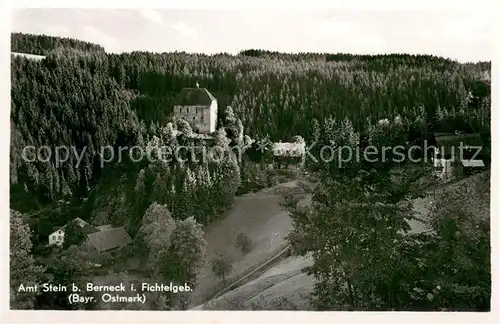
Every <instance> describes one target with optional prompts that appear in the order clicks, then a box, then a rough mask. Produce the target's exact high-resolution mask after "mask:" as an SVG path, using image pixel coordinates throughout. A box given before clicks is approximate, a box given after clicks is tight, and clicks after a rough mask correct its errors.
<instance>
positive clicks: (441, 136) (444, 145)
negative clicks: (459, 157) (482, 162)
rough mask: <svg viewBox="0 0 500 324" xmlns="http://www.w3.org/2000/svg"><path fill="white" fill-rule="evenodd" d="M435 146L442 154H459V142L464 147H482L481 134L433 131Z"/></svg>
mask: <svg viewBox="0 0 500 324" xmlns="http://www.w3.org/2000/svg"><path fill="white" fill-rule="evenodd" d="M434 137H435V140H436V146H437V148H438V149H439V150H440V151H443V153H444V154H447V155H449V154H451V153H452V152H454V154H459V152H460V144H462V147H463V148H464V149H467V147H482V146H483V141H482V139H481V135H479V134H477V133H469V134H465V133H463V134H453V133H451V134H450V133H435V134H434Z"/></svg>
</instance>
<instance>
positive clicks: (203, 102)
mask: <svg viewBox="0 0 500 324" xmlns="http://www.w3.org/2000/svg"><path fill="white" fill-rule="evenodd" d="M216 100H217V99H215V97H214V96H213V95H212V94H211V93H210V92H209V91H208V90H207V89H205V88H184V89H182V91H181V93H180V94H179V96H178V97H177V100H176V105H180V106H210V105H211V104H212V101H216Z"/></svg>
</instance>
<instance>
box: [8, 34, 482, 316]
mask: <svg viewBox="0 0 500 324" xmlns="http://www.w3.org/2000/svg"><path fill="white" fill-rule="evenodd" d="M11 39H12V41H11V44H12V51H13V52H23V53H30V54H40V55H45V56H46V59H44V60H42V61H31V60H28V59H26V58H22V57H15V58H14V57H13V58H12V63H11V69H12V72H11V73H12V90H11V97H12V104H11V162H10V167H11V208H12V209H14V210H16V211H19V212H22V213H23V214H25V215H28V218H29V219H30V226H31V227H32V229H35V233H36V234H35V236H36V237H35V238H34V242H35V244H36V242H42V241H44V240H46V237H47V236H46V235H48V234H49V233H51V230H52V227H53V226H61V225H64V224H65V223H66V222H67V221H68V220H69V219H71V218H74V217H75V216H80V217H81V218H83V219H85V220H89V221H92V222H93V223H96V224H108V223H111V224H114V225H119V226H121V225H125V226H126V228H127V230H128V231H129V232H130V234H131V235H132V236H134V235H135V234H136V233H141V228H144V226H145V224H144V219H143V215H144V214H145V213H147V211H148V210H150V209H148V208H151V207H150V206H152V204H153V203H158V204H161V205H162V206H166V207H165V208H167V209H168V213H170V214H171V215H172V217H173V219H175V220H178V221H182V220H187V219H190V217H191V216H192V217H194V219H195V220H196V222H198V223H201V224H204V225H207V224H209V223H211V222H212V221H213V220H214V219H215V218H216V217H218V216H219V215H221V214H222V213H223V212H224V211H225V210H227V208H229V206H230V205H231V201H232V199H233V198H234V196H235V195H236V194H237V193H238V192H239V189H241V186H242V183H247V182H249V181H250V180H252V179H250V178H252V177H256V175H255V173H256V172H257V171H256V170H254V169H252V168H254V166H252V165H246V164H245V163H242V162H241V161H238V159H237V157H236V156H235V155H231V154H230V158H229V159H226V160H224V161H221V162H220V161H219V162H216V161H209V162H207V163H202V164H200V163H191V161H188V162H187V163H179V162H177V161H171V162H167V163H165V162H162V161H155V162H150V161H141V162H139V163H136V162H133V161H131V159H130V157H125V158H124V160H123V161H113V162H110V163H107V164H106V165H105V166H104V167H103V166H102V165H101V161H102V156H101V153H102V152H101V149H102V148H103V147H112V148H113V149H114V150H117V149H118V148H119V147H123V146H134V145H135V146H138V147H141V148H144V149H145V150H146V149H147V148H151V147H158V146H165V145H166V146H169V147H171V148H175V147H178V146H180V145H186V144H187V143H190V142H193V141H198V140H199V139H197V138H196V136H193V135H192V130H191V128H190V126H189V124H187V123H186V122H184V121H182V120H175V119H174V118H173V117H172V112H173V105H174V103H175V100H176V96H177V95H178V94H179V92H180V91H181V90H182V88H184V87H192V86H194V84H195V83H196V82H198V83H199V84H200V86H201V87H203V88H207V89H208V90H209V91H210V92H211V93H212V94H213V95H214V96H215V97H216V98H217V100H218V104H219V108H220V110H221V113H220V114H219V120H218V130H217V132H216V134H215V136H214V139H215V140H214V142H213V143H210V144H207V145H216V146H219V147H223V148H225V149H227V150H229V147H230V146H231V145H238V146H240V147H241V148H242V149H243V150H247V149H248V148H250V147H251V144H252V142H253V141H254V140H258V139H262V138H268V139H270V140H272V141H278V140H283V141H291V140H292V139H293V138H294V137H295V136H297V135H300V136H301V137H303V138H304V139H305V141H306V142H308V141H319V142H325V143H330V142H331V141H332V140H335V141H337V144H339V145H340V144H341V143H343V142H342V141H344V142H345V143H350V144H352V143H353V141H352V139H353V136H354V135H353V134H356V136H357V138H358V139H359V140H358V141H357V143H358V144H359V143H361V144H362V145H366V144H368V143H374V141H378V142H377V143H385V142H389V143H391V144H394V145H395V144H402V145H409V144H411V143H419V144H420V143H422V141H423V140H426V139H427V138H428V136H429V135H430V134H432V133H433V132H453V131H462V132H478V133H480V134H481V135H482V137H483V139H484V141H485V142H486V146H489V140H490V127H491V124H490V63H489V62H480V63H468V64H461V63H458V62H456V61H453V60H449V59H444V58H440V57H434V56H425V55H406V54H394V55H392V54H391V55H374V56H366V55H351V54H314V53H303V54H284V53H276V52H269V51H263V50H246V51H242V52H241V53H239V54H238V55H228V54H219V55H211V56H209V55H201V54H188V53H149V52H132V53H123V54H107V53H106V52H105V51H104V49H103V48H102V47H101V46H99V45H95V44H90V43H86V42H81V41H78V40H73V39H66V38H58V37H50V36H38V35H27V34H19V33H14V34H12V38H11ZM380 121H386V122H382V123H381V122H380ZM346 134H351V135H349V136H348V135H346ZM355 142H356V141H355ZM358 144H356V145H358ZM27 146H34V147H36V148H39V147H42V146H46V147H48V148H51V150H52V151H54V150H55V149H56V148H57V147H62V146H65V147H71V148H73V150H74V151H73V152H70V154H69V158H68V160H67V161H65V162H64V163H60V161H57V160H56V159H55V157H54V156H48V157H47V156H44V158H45V157H46V159H44V160H43V161H40V159H38V161H36V162H29V161H26V158H23V154H26V152H24V151H23V150H24V149H25V148H26V147H27ZM30 152H31V154H33V151H30ZM45 153H46V152H45ZM28 155H29V154H28ZM42 155H43V154H42ZM31 157H32V158H33V156H31ZM310 166H311V167H312V168H313V169H314V170H318V169H319V170H320V172H327V173H329V172H331V168H330V167H329V166H324V165H323V166H318V165H314V163H313V164H310ZM358 171H359V170H358V169H356V170H350V169H349V168H347V169H345V170H344V171H343V172H352V174H356V173H357V172H358ZM363 179H364V178H363ZM247 180H248V181H247ZM363 181H364V180H363ZM378 185H380V186H382V185H381V184H380V183H379V184H378ZM382 187H383V186H382ZM347 189H349V187H348V185H347V184H346V192H348V190H347ZM325 190H326V189H325ZM349 190H350V189H349ZM352 193H353V196H356V195H361V192H357V191H356V192H352ZM391 195H393V196H394V197H396V196H397V197H399V198H401V197H400V196H398V195H397V193H394V192H392V193H391ZM394 197H393V198H390V199H395V198H394ZM317 199H320V198H317ZM384 199H389V198H384ZM386 202H387V201H386ZM391 203H394V201H391ZM162 208H163V207H162ZM144 217H145V216H144ZM19 226H20V225H19ZM193 226H194V225H193ZM304 226H305V225H304ZM396 227H397V226H396ZM351 297H352V296H351ZM388 298H389V297H388ZM389 299H390V298H389ZM367 307H368V306H367ZM370 307H371V306H370Z"/></svg>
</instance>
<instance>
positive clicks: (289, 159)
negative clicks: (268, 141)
mask: <svg viewBox="0 0 500 324" xmlns="http://www.w3.org/2000/svg"><path fill="white" fill-rule="evenodd" d="M305 151H306V145H305V143H303V142H301V143H295V142H291V143H290V142H287V143H285V142H278V143H274V144H273V147H272V152H273V167H274V168H278V169H280V168H281V166H283V165H284V166H285V167H286V168H288V166H290V165H292V166H300V165H302V164H303V163H304V158H305Z"/></svg>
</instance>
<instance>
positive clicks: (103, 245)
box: [87, 227, 132, 252]
mask: <svg viewBox="0 0 500 324" xmlns="http://www.w3.org/2000/svg"><path fill="white" fill-rule="evenodd" d="M87 237H88V239H89V241H90V243H91V244H92V245H93V246H94V247H95V248H96V250H97V251H98V252H103V251H107V250H111V249H114V248H117V247H123V246H125V245H127V244H130V243H131V242H132V239H131V238H130V236H129V235H128V234H127V232H126V231H125V229H124V228H123V227H117V228H113V229H109V230H107V231H100V232H96V233H92V234H89V235H88V236H87Z"/></svg>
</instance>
